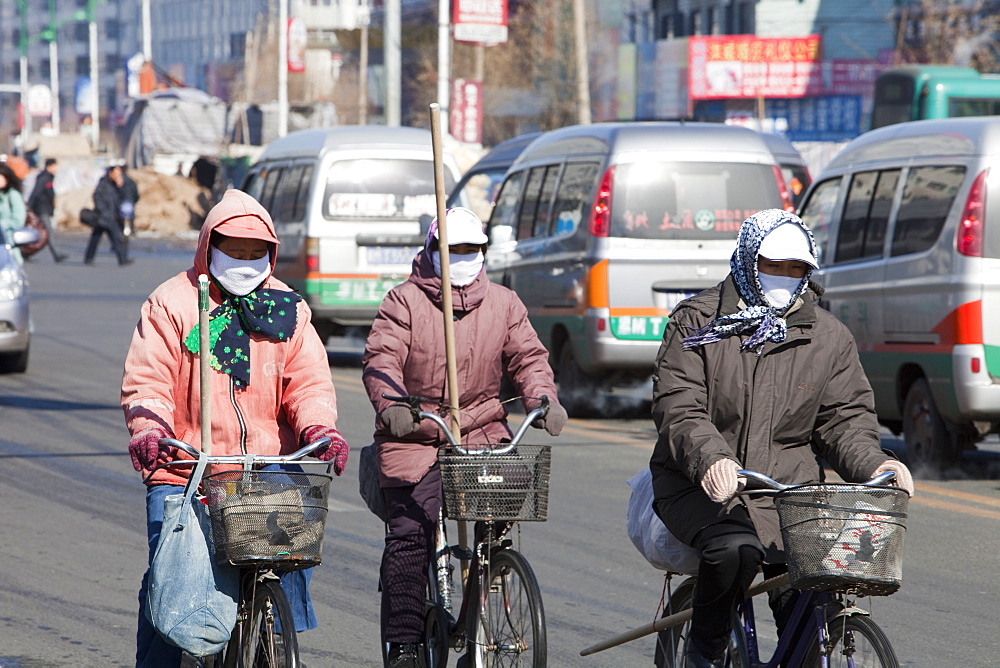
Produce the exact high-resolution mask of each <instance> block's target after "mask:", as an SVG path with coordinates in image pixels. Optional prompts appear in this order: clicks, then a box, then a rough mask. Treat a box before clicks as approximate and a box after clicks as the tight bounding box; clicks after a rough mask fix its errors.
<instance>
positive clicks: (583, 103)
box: [573, 0, 590, 125]
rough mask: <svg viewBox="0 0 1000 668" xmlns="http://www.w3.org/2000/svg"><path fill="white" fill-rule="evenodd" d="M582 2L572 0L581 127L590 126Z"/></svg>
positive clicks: (588, 85)
mask: <svg viewBox="0 0 1000 668" xmlns="http://www.w3.org/2000/svg"><path fill="white" fill-rule="evenodd" d="M583 3H584V0H573V25H574V28H575V30H576V39H575V41H576V99H577V108H578V110H579V122H580V124H581V125H590V67H589V65H588V62H587V16H586V14H585V12H584V6H583Z"/></svg>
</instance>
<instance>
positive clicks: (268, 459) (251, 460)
mask: <svg viewBox="0 0 1000 668" xmlns="http://www.w3.org/2000/svg"><path fill="white" fill-rule="evenodd" d="M158 443H159V445H160V447H161V448H163V447H166V448H177V449H178V450H183V451H184V452H186V453H188V454H189V455H191V456H192V457H194V459H174V460H172V461H169V462H164V463H162V464H160V465H159V466H157V467H156V469H154V470H159V469H161V468H169V467H171V466H194V465H195V464H197V463H198V458H199V457H201V450H199V449H198V448H196V447H194V446H193V445H191V444H190V443H185V442H184V441H179V440H177V439H176V438H161V439H160V440H159V441H158ZM329 446H330V439H329V438H327V437H325V436H324V437H323V438H320V439H317V440H315V441H313V442H312V443H310V444H309V445H306V446H303V447H302V448H299V449H298V450H296V451H295V452H293V453H292V454H290V455H255V454H253V453H251V452H248V453H247V454H245V455H209V456H208V457H207V458H206V459H207V460H208V463H209V464H243V465H245V466H246V467H247V468H249V467H251V466H253V465H255V464H264V465H268V464H288V463H290V462H296V461H299V460H300V459H303V458H305V457H306V455H311V454H312V453H314V452H316V451H318V450H319V451H322V450H325V449H326V448H328V447H329ZM319 463H323V464H326V463H327V462H319Z"/></svg>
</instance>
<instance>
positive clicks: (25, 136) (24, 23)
mask: <svg viewBox="0 0 1000 668" xmlns="http://www.w3.org/2000/svg"><path fill="white" fill-rule="evenodd" d="M17 6H18V11H19V12H20V14H21V30H20V34H19V35H18V40H17V51H18V55H19V56H20V58H19V60H20V69H21V150H22V151H24V150H26V149H27V147H28V142H29V141H30V140H31V115H30V114H29V113H28V0H17Z"/></svg>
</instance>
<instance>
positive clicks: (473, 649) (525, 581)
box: [467, 550, 548, 668]
mask: <svg viewBox="0 0 1000 668" xmlns="http://www.w3.org/2000/svg"><path fill="white" fill-rule="evenodd" d="M484 585H485V586H483V587H482V590H481V591H476V592H474V594H475V596H476V599H474V600H475V601H476V602H477V605H475V607H474V608H473V609H471V610H470V611H469V612H470V616H469V623H468V636H467V637H468V639H469V656H470V658H471V661H470V662H469V663H470V665H471V666H472V667H473V668H493V667H499V666H534V667H541V666H545V665H546V661H547V652H548V647H547V645H546V638H545V611H544V610H543V609H542V592H541V590H540V589H539V588H538V580H537V579H536V578H535V574H534V572H533V571H532V570H531V566H529V565H528V562H527V560H526V559H525V558H524V557H523V556H521V555H520V554H519V553H518V552H515V551H514V550H500V551H498V552H496V553H495V554H493V556H492V558H491V559H490V572H489V579H488V580H487V581H486V582H485V583H484ZM478 589H479V587H478V586H477V590H478Z"/></svg>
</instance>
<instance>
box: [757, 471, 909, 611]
mask: <svg viewBox="0 0 1000 668" xmlns="http://www.w3.org/2000/svg"><path fill="white" fill-rule="evenodd" d="M774 502H775V506H776V507H777V509H778V518H779V521H780V523H781V536H782V539H783V540H784V543H785V556H786V559H787V562H788V573H789V577H790V578H791V584H792V587H795V588H796V589H810V590H814V591H839V592H851V593H856V594H858V595H860V596H888V595H889V594H893V593H895V592H896V591H897V590H898V589H899V587H900V585H901V584H902V575H903V536H904V534H905V533H906V517H907V506H908V502H909V496H908V495H907V493H906V492H905V491H904V490H902V489H899V488H898V487H878V486H868V485H852V484H846V483H825V484H819V485H802V486H799V487H792V488H789V489H786V490H784V491H781V492H779V493H778V494H776V495H775V497H774Z"/></svg>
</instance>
